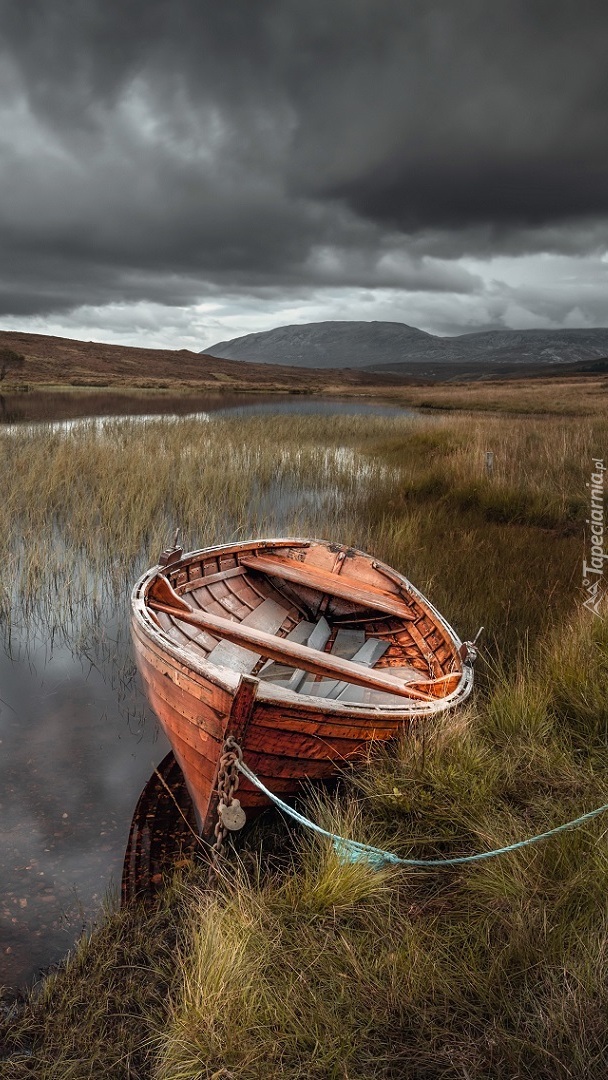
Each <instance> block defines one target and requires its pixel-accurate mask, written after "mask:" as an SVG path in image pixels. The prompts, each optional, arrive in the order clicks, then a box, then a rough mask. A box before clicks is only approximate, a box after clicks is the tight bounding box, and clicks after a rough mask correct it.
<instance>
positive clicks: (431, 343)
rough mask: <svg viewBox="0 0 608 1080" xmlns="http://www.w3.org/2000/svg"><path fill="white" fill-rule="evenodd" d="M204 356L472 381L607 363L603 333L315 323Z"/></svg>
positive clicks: (607, 334) (607, 331) (220, 346)
mask: <svg viewBox="0 0 608 1080" xmlns="http://www.w3.org/2000/svg"><path fill="white" fill-rule="evenodd" d="M205 353H207V354H209V355H212V356H218V357H219V356H221V357H223V358H224V359H229V360H241V361H247V362H249V363H257V364H281V365H282V366H292V367H314V368H358V369H361V368H363V369H365V370H367V371H374V372H385V373H386V374H392V375H400V376H408V375H409V376H414V377H417V378H445V377H446V376H449V377H465V376H469V377H471V376H472V377H476V378H479V377H480V376H483V375H492V374H497V375H498V374H517V373H521V374H525V373H526V372H527V371H533V370H545V369H549V370H551V369H553V370H554V369H555V368H556V367H561V366H562V365H564V366H565V367H570V368H571V367H575V368H578V369H579V370H580V369H581V368H582V367H583V366H584V365H586V364H588V363H592V362H594V361H598V360H600V359H602V358H605V357H606V356H608V328H605V327H604V328H599V329H592V330H586V329H584V330H583V329H581V330H485V331H479V332H477V333H473V334H459V335H458V336H456V337H438V336H437V335H436V334H427V333H425V332H424V331H423V330H418V329H416V328H415V327H412V326H407V325H406V324H405V323H395V322H319V323H304V324H299V325H294V326H280V327H277V328H276V329H275V330H267V331H264V332H262V333H258V334H245V335H244V336H243V337H239V338H233V339H232V340H231V341H220V342H218V343H217V344H216V345H210V346H209V347H208V348H206V349H205Z"/></svg>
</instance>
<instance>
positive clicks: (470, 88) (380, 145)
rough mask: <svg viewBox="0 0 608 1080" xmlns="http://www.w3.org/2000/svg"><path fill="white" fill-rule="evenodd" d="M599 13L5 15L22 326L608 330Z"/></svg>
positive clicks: (399, 9) (249, 1)
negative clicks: (355, 324)
mask: <svg viewBox="0 0 608 1080" xmlns="http://www.w3.org/2000/svg"><path fill="white" fill-rule="evenodd" d="M607 43H608V5H606V4H602V3H601V2H599V0H577V2H576V3H574V2H573V0H502V2H500V3H499V2H494V3H488V0H458V2H457V3H455V2H454V0H213V2H209V0H22V2H17V0H0V329H5V330H9V329H19V330H29V331H34V332H38V333H53V334H61V335H65V336H68V337H82V338H85V339H87V340H89V339H93V340H101V341H117V342H123V343H125V344H141V345H152V346H166V347H175V348H194V349H202V348H203V347H204V346H205V345H210V344H212V343H213V342H215V341H218V340H221V339H224V338H228V337H235V336H237V335H239V334H242V333H249V332H251V331H253V330H266V329H270V328H271V327H273V326H279V325H282V324H284V323H293V322H308V321H317V320H321V319H390V320H395V321H399V322H405V323H409V324H410V325H414V326H418V327H420V328H422V329H424V330H428V331H431V332H435V333H440V334H452V333H459V332H463V333H464V332H469V331H471V330H475V329H489V328H502V327H513V328H529V327H546V328H549V327H556V328H557V327H564V326H566V327H574V326H608V60H607Z"/></svg>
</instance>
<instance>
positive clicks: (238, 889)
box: [0, 399, 608, 1080]
mask: <svg viewBox="0 0 608 1080" xmlns="http://www.w3.org/2000/svg"><path fill="white" fill-rule="evenodd" d="M512 404H513V402H511V405H512ZM545 404H546V407H547V410H550V409H551V408H552V407H553V406H554V404H555V402H554V401H552V400H551V399H546V401H545ZM510 411H512V409H511V410H510ZM527 412H528V410H527V409H526V408H523V413H522V415H519V416H514V415H508V416H507V415H504V416H503V415H500V410H499V411H498V412H496V410H495V412H494V415H482V413H481V412H480V411H473V412H471V413H469V414H467V415H463V414H458V413H456V414H454V415H451V414H446V413H443V412H442V413H441V414H440V415H435V414H433V415H432V416H430V417H428V418H423V419H418V420H416V421H410V420H407V419H386V418H376V419H370V418H353V417H332V418H320V417H301V418H294V417H293V416H290V417H276V416H275V417H272V418H268V419H260V418H257V419H252V420H248V421H243V420H222V421H219V422H213V423H212V424H209V425H207V426H206V427H205V428H204V429H202V430H201V427H200V425H194V424H192V423H191V422H190V421H188V420H183V421H180V422H178V423H167V422H165V421H162V420H155V421H154V422H153V423H150V424H147V425H145V426H144V427H142V426H141V425H137V424H135V423H128V422H126V423H125V422H120V423H115V422H107V423H105V424H104V425H102V426H101V427H100V428H93V427H92V426H91V427H88V428H87V427H86V426H85V427H83V428H81V429H79V430H78V431H74V432H72V433H70V434H69V436H66V435H65V434H61V433H56V432H55V433H44V432H41V431H30V432H24V433H22V434H21V435H20V436H19V437H18V438H13V437H12V436H11V437H10V438H9V437H6V438H4V439H2V440H0V457H1V458H2V461H1V465H2V468H3V475H5V477H6V485H5V489H6V490H5V497H4V500H3V504H2V506H1V507H0V554H1V557H2V561H1V563H0V565H1V566H2V572H1V577H0V582H1V591H2V596H3V597H4V602H3V620H4V626H5V628H6V627H7V626H8V621H9V619H10V617H12V616H13V617H14V612H15V610H16V609H17V608H18V609H19V610H20V611H21V612H25V617H27V616H28V612H29V613H30V614H31V615H32V616H33V615H35V617H36V618H38V619H39V618H42V617H46V618H48V619H49V622H50V621H52V620H53V619H56V620H58V621H59V622H61V621H62V620H63V622H64V624H65V627H66V632H69V626H70V619H71V613H72V612H73V611H74V610H75V609H78V610H80V611H82V610H84V609H86V610H88V611H90V617H91V618H92V619H93V618H94V616H95V610H96V606H95V605H96V604H97V605H98V606H99V605H100V604H102V602H103V596H102V595H98V596H96V595H95V590H97V591H98V592H99V593H100V594H102V593H103V592H104V590H107V591H110V592H112V594H113V595H116V596H121V595H123V596H125V595H126V590H127V587H128V583H129V582H130V581H132V579H133V577H134V575H135V574H136V573H138V572H139V571H140V570H141V569H143V568H144V567H145V566H146V565H148V564H149V563H150V562H151V561H153V560H154V559H155V557H156V555H157V552H158V551H159V550H160V548H161V547H162V546H164V544H165V543H166V541H167V539H168V537H169V536H170V535H171V532H172V529H173V527H174V526H175V525H176V524H180V525H181V526H182V528H183V530H184V539H185V543H186V546H204V545H207V544H211V543H214V542H219V541H220V540H222V539H228V538H230V537H233V536H234V537H236V538H241V537H242V538H245V537H246V536H248V535H255V534H266V535H272V534H276V533H282V534H287V533H293V534H295V535H324V536H330V537H332V538H335V539H337V540H341V541H343V542H345V543H352V544H355V545H356V546H358V547H361V548H364V549H367V550H370V551H373V552H374V553H375V554H377V555H378V556H379V557H381V558H383V559H386V560H387V561H388V562H389V563H391V564H392V565H394V566H395V567H396V568H398V569H400V570H402V571H403V572H405V573H406V574H407V575H408V576H409V577H410V578H411V579H412V580H413V581H414V582H415V584H417V585H418V586H419V587H420V588H422V589H423V591H425V592H426V593H427V594H428V595H429V596H430V598H431V599H432V600H433V602H434V603H435V604H436V605H437V606H438V607H439V608H440V610H441V611H442V612H443V613H444V614H445V615H446V617H447V618H448V619H449V621H451V622H452V623H453V624H454V626H455V627H456V629H457V630H458V631H459V632H460V633H461V635H462V636H465V635H471V634H472V633H474V632H475V631H476V630H477V628H478V626H479V625H481V624H483V625H485V626H486V627H487V634H486V639H485V642H486V644H485V649H484V654H483V658H482V662H481V665H480V668H479V678H478V691H477V694H476V697H475V699H474V701H473V702H472V703H471V704H470V705H469V706H467V708H466V709H463V710H461V711H460V712H458V713H456V714H454V715H453V716H448V717H444V718H441V719H440V720H439V721H436V722H435V723H433V724H429V725H428V726H420V727H419V728H418V729H417V730H416V732H415V733H413V734H410V735H408V736H407V737H404V738H403V739H402V740H401V741H400V742H399V743H398V744H397V745H395V746H392V747H390V748H381V749H378V750H376V751H374V753H373V754H372V755H371V756H370V759H369V761H368V762H367V763H365V764H364V765H361V766H359V767H358V768H357V769H356V770H354V771H353V772H349V773H347V774H345V775H344V777H343V781H342V785H341V788H340V790H339V792H338V794H337V795H335V796H332V797H331V798H329V797H327V796H325V797H324V796H323V795H322V794H320V793H316V794H315V795H314V796H310V797H309V798H310V799H311V801H310V803H309V805H310V808H311V812H312V813H313V815H314V816H315V817H316V818H317V820H320V821H321V822H323V823H325V824H326V825H327V826H329V827H330V828H331V829H333V830H335V831H337V832H340V833H342V834H343V835H348V836H352V837H354V838H356V839H361V840H365V841H368V842H372V843H375V844H380V845H381V846H385V847H388V848H390V849H391V850H394V851H397V852H398V853H400V854H402V855H406V856H407V855H413V856H414V857H420V858H433V857H438V856H440V855H445V856H449V855H460V854H466V853H470V852H474V851H478V850H483V849H486V850H487V849H490V848H493V847H496V846H501V845H503V844H506V843H509V842H511V841H514V840H517V839H520V838H522V837H524V836H528V835H532V834H534V833H537V832H541V831H543V830H545V829H547V828H550V827H552V826H554V825H557V824H559V823H561V822H563V821H565V820H568V819H569V818H572V817H574V816H576V815H578V814H579V813H581V812H582V811H584V810H588V809H592V808H593V807H594V806H597V805H599V804H602V803H605V802H608V710H607V707H606V704H605V686H606V679H607V676H608V630H607V629H606V625H607V624H606V622H605V621H604V620H601V619H599V618H598V617H596V616H594V615H592V614H591V613H589V612H587V611H585V610H584V609H583V608H582V590H581V578H582V572H581V566H582V558H583V554H584V552H585V540H584V528H585V518H586V516H588V515H587V505H586V488H585V484H586V483H587V482H588V480H589V473H590V471H591V457H592V456H601V455H602V452H603V447H604V446H605V445H606V434H607V429H608V425H607V424H606V421H605V419H604V418H603V416H601V415H599V414H597V413H594V414H593V415H587V413H588V412H589V410H588V409H587V407H586V404H585V403H583V404H582V406H581V415H580V416H578V417H576V418H575V417H570V416H568V415H563V416H560V417H556V416H555V415H542V412H543V410H542V409H539V408H536V409H535V410H534V412H535V414H536V415H534V416H531V415H527ZM489 451H491V452H492V453H493V454H494V468H493V473H492V475H489V474H488V473H487V471H486V464H485V461H486V459H485V455H486V453H487V452H489ZM87 605H89V606H88V608H87ZM605 829H606V821H605V820H603V819H601V818H600V819H596V820H595V821H593V822H591V823H590V824H589V825H587V826H585V827H584V828H582V829H579V830H576V831H574V832H570V833H564V834H561V835H560V836H558V837H556V838H555V839H552V840H550V841H548V842H546V843H545V844H542V845H539V846H537V847H533V848H529V849H525V850H524V851H520V852H516V853H513V854H511V855H508V856H505V857H502V858H500V859H498V860H489V861H487V862H483V863H479V864H477V865H475V866H473V867H457V868H454V869H451V870H447V869H446V870H441V871H433V872H420V871H413V870H404V869H391V870H385V871H382V872H377V871H374V870H371V869H370V868H369V867H366V866H363V865H347V866H345V865H341V864H340V863H339V861H338V859H337V857H336V854H335V853H334V852H333V850H332V849H331V848H330V847H328V846H327V845H325V844H324V843H320V842H317V841H313V840H311V839H310V838H309V837H308V836H306V835H301V834H299V833H297V832H291V833H290V841H289V843H288V844H286V845H285V850H284V852H283V855H282V856H281V857H278V856H277V857H276V859H265V858H264V857H263V856H262V857H261V858H260V856H259V854H258V852H259V847H258V846H256V845H254V844H253V842H252V841H251V842H250V844H249V850H248V852H244V853H243V854H242V857H241V859H240V861H239V860H238V859H236V858H234V859H233V861H232V863H231V866H230V868H228V869H227V870H226V876H225V879H224V881H223V883H222V886H221V888H220V890H219V892H218V893H217V894H215V895H210V894H209V893H208V892H207V890H206V889H205V887H204V876H203V874H202V873H201V871H200V869H199V868H197V867H196V866H195V867H192V868H190V869H189V871H187V872H186V873H185V874H183V876H182V877H181V879H180V880H178V881H176V883H175V884H174V886H173V887H172V888H171V889H169V890H168V891H167V893H166V894H165V896H164V897H163V899H162V901H161V904H160V906H159V908H158V909H157V910H155V911H154V912H152V913H148V914H144V913H143V912H127V913H115V914H109V915H108V916H107V918H106V919H105V920H104V922H103V924H102V925H101V926H100V928H99V929H98V930H96V931H95V932H94V933H93V934H92V935H91V936H90V937H89V938H87V939H84V940H83V941H82V942H81V944H80V945H79V946H78V947H77V949H76V950H75V951H74V953H73V955H72V956H71V957H70V958H69V960H68V962H67V965H66V966H65V968H63V969H62V970H60V971H59V972H57V973H56V974H54V975H53V976H52V977H51V978H49V979H47V980H46V981H45V982H44V983H43V984H42V985H41V986H40V987H39V988H38V990H37V991H36V992H35V993H34V994H33V995H32V996H30V997H29V998H28V999H27V1000H26V1002H25V1003H24V1004H22V1005H21V1006H19V1007H17V1008H15V1010H14V1011H13V1013H12V1015H11V1016H10V1017H9V1018H8V1019H6V1020H5V1022H4V1023H3V1024H2V1028H1V1033H2V1042H3V1052H4V1055H5V1061H4V1063H2V1061H0V1076H3V1075H4V1073H2V1069H5V1070H8V1071H7V1072H6V1076H7V1077H9V1076H10V1077H11V1080H13V1077H14V1078H15V1080H21V1078H22V1077H29V1076H36V1077H40V1078H42V1080H68V1078H70V1080H72V1078H73V1080H80V1078H84V1077H88V1076H91V1077H97V1076H101V1075H104V1074H105V1075H107V1076H109V1077H111V1078H114V1077H116V1078H122V1077H125V1078H126V1077H141V1078H154V1080H198V1078H206V1080H211V1078H212V1077H215V1078H216V1080H219V1078H220V1077H222V1078H223V1077H225V1078H229V1077H235V1078H236V1077H238V1078H239V1080H254V1078H255V1080H258V1078H259V1080H262V1078H268V1077H277V1078H278V1077H291V1078H294V1080H295V1078H305V1077H306V1078H313V1080H316V1078H318V1080H325V1078H340V1080H371V1078H378V1080H379V1078H393V1077H394V1078H397V1077H407V1078H410V1080H418V1078H420V1077H425V1078H437V1080H439V1077H442V1078H444V1077H445V1078H454V1080H456V1078H459V1080H482V1078H483V1080H486V1078H488V1077H491V1078H497V1080H498V1078H500V1080H502V1078H505V1080H507V1078H515V1077H518V1078H519V1077H525V1078H528V1077H530V1078H532V1077H534V1078H538V1077H540V1078H546V1080H554V1078H564V1080H565V1078H569V1077H579V1076H585V1077H592V1078H595V1077H597V1078H598V1080H599V1078H600V1077H604V1076H605V1074H606V1068H607V1066H608V1050H607V1045H608V1015H607V1006H608V991H607V989H606V977H605V976H606V941H607V937H606V930H607V928H608V906H607V903H606V895H607V885H608V849H607V847H606V840H605V838H604V831H605ZM258 839H259V834H258ZM265 843H266V841H264V840H263V834H262V852H263V851H264V850H265V848H264V844H265ZM9 1056H10V1061H9V1060H7V1059H8V1057H9Z"/></svg>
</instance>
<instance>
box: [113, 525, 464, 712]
mask: <svg viewBox="0 0 608 1080" xmlns="http://www.w3.org/2000/svg"><path fill="white" fill-rule="evenodd" d="M313 544H321V545H323V546H325V547H329V548H330V549H331V548H333V547H335V548H337V549H342V550H344V548H345V546H346V545H341V544H338V543H337V542H336V541H329V540H318V539H310V538H306V539H304V538H300V537H289V538H285V537H281V538H279V539H276V540H273V539H261V540H242V541H238V542H236V543H234V544H216V545H213V546H212V547H208V548H200V549H197V550H195V551H190V552H184V553H183V554H182V555H181V556H180V558H179V559H178V560H176V562H175V563H170V564H169V565H162V564H157V565H156V566H153V567H150V568H149V569H148V570H146V572H145V573H144V574H142V576H141V577H140V578H139V579H138V580H137V581H136V583H135V585H134V586H133V589H132V591H131V610H132V615H133V618H134V619H137V621H138V624H139V625H140V627H141V630H142V632H143V633H144V634H145V637H146V639H147V641H148V642H149V643H152V641H154V642H155V643H156V645H157V647H158V649H159V650H160V652H161V653H162V654H163V656H165V657H166V656H167V654H168V655H170V656H171V657H173V659H174V660H176V661H177V662H178V663H179V664H180V665H181V666H182V667H185V668H187V669H188V670H190V671H192V672H194V673H196V674H197V675H198V676H199V678H201V679H204V680H206V681H207V682H211V683H212V684H213V685H214V686H217V687H219V688H220V689H221V690H223V691H225V692H226V693H228V694H231V695H234V694H235V693H236V691H237V689H238V687H239V685H240V682H241V678H242V676H241V674H240V673H239V672H237V671H233V670H232V669H231V668H228V667H222V666H220V665H219V664H214V663H212V662H210V661H209V660H207V659H206V658H205V657H203V656H198V655H197V654H196V653H195V652H194V651H190V650H189V649H187V648H186V647H184V646H182V645H179V644H178V643H177V642H175V641H173V640H172V639H171V638H170V637H169V635H168V634H167V633H166V631H165V630H163V629H162V627H160V626H159V625H158V624H157V623H156V622H155V621H154V619H153V618H152V617H151V613H150V609H149V608H148V605H147V603H146V597H145V594H146V590H147V587H148V585H149V583H150V582H151V581H152V579H153V578H155V577H156V576H157V575H158V574H159V573H163V572H164V573H166V572H167V571H171V570H173V569H176V568H177V567H178V566H179V565H180V564H181V565H184V564H187V563H189V562H193V561H195V560H197V559H200V557H201V556H212V555H213V554H214V553H222V554H225V555H228V554H236V555H237V556H238V553H239V552H241V551H247V550H252V549H253V550H258V549H264V548H273V547H310V546H311V545H313ZM348 550H349V551H352V552H353V553H354V554H356V555H359V556H361V557H363V558H365V559H367V560H368V561H369V562H370V564H373V566H374V568H375V569H378V570H386V571H388V576H389V578H390V579H391V580H393V582H394V583H395V584H397V585H401V587H404V588H405V589H406V590H407V592H408V593H410V594H411V595H412V597H413V598H414V599H415V600H417V601H418V603H420V604H421V606H422V607H423V609H425V610H426V611H427V612H428V613H429V614H430V615H431V616H432V618H433V619H434V620H435V621H436V622H437V623H438V624H439V625H440V627H441V629H442V630H443V632H444V633H445V634H446V636H447V637H448V638H449V640H450V642H451V644H452V645H453V647H454V652H455V654H458V651H459V650H460V649H462V645H463V643H462V641H461V640H460V638H459V637H458V635H457V634H456V632H455V631H454V629H453V628H452V626H451V625H450V624H449V623H448V622H447V620H446V619H445V618H444V617H443V615H441V613H440V612H439V611H438V610H437V608H435V606H434V605H433V604H432V603H431V602H430V601H429V600H428V599H427V598H426V597H425V596H423V594H422V593H421V592H419V590H418V589H417V588H416V587H415V585H412V583H411V582H410V581H409V580H408V579H407V578H406V577H404V575H402V574H400V573H399V571H398V570H395V569H394V568H393V567H390V566H388V565H386V564H385V563H383V562H382V561H381V560H379V559H376V558H375V557H374V556H372V555H369V554H368V553H367V552H364V551H360V550H359V549H357V548H353V547H351V546H350V545H348ZM203 580H204V579H203ZM456 674H458V672H454V675H456ZM472 688H473V667H472V665H471V664H470V663H468V662H467V661H466V660H464V661H462V670H461V672H460V678H459V681H458V685H457V686H456V687H455V688H454V690H452V691H451V693H450V694H447V695H445V696H444V697H434V698H432V700H430V701H428V702H426V701H419V700H416V699H414V698H412V699H411V700H410V701H408V703H407V705H406V706H401V705H382V704H376V705H370V704H365V703H362V702H343V701H339V700H337V699H331V698H325V697H317V696H314V695H313V694H298V693H297V692H295V691H293V690H288V689H287V688H286V687H281V686H276V685H274V684H273V683H269V682H265V681H264V680H263V679H258V690H257V695H256V699H257V700H258V701H259V702H263V703H264V704H265V705H270V706H273V705H274V706H275V707H276V706H279V707H280V706H283V707H291V708H296V709H298V710H303V711H308V709H310V710H311V711H312V712H314V713H315V714H318V713H319V711H320V710H322V711H323V712H325V713H328V714H334V715H336V716H344V715H351V716H352V715H354V714H356V715H357V716H358V717H366V716H367V717H369V718H370V719H373V718H374V717H378V715H379V714H386V715H388V716H390V718H391V719H394V720H395V721H397V722H399V721H400V720H402V719H403V720H411V719H412V717H413V716H429V715H434V714H436V713H438V712H445V711H446V710H447V709H450V708H454V707H455V706H456V705H459V704H460V703H461V702H463V701H464V700H465V699H466V698H467V697H468V696H469V694H470V693H471V690H472ZM405 700H406V699H404V701H405Z"/></svg>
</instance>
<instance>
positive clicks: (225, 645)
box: [209, 600, 287, 675]
mask: <svg viewBox="0 0 608 1080" xmlns="http://www.w3.org/2000/svg"><path fill="white" fill-rule="evenodd" d="M286 618H287V608H284V607H282V606H281V605H280V604H277V602H276V601H275V600H263V601H262V603H261V604H259V605H258V607H256V608H254V609H253V611H252V612H251V613H250V614H249V615H247V616H246V617H245V618H244V619H243V620H242V622H241V623H240V625H241V626H248V627H250V629H252V630H263V631H265V633H267V634H276V632H277V630H278V629H279V627H280V626H282V624H283V623H284V622H285V619H286ZM261 657H262V653H261V652H260V653H255V652H251V650H250V649H243V647H242V646H241V645H235V644H234V643H233V642H231V641H220V643H219V644H218V645H216V646H215V648H214V649H213V650H212V651H211V652H210V653H209V660H210V661H211V662H212V663H213V664H219V665H220V666H221V667H228V668H232V670H233V671H240V672H241V673H242V674H243V675H249V674H250V673H251V672H252V671H253V669H254V667H255V665H256V664H257V662H258V660H260V659H261Z"/></svg>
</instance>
